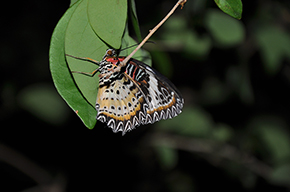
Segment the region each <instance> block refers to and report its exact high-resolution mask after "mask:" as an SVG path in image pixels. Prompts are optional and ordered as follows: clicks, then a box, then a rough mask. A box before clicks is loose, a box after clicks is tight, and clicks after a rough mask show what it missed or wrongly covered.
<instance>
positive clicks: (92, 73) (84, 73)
mask: <svg viewBox="0 0 290 192" xmlns="http://www.w3.org/2000/svg"><path fill="white" fill-rule="evenodd" d="M98 71H99V68H98V69H96V70H94V71H93V72H91V73H87V72H80V71H72V73H79V74H83V75H86V76H89V77H93V76H95V74H96V73H97V72H98Z"/></svg>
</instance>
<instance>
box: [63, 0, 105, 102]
mask: <svg viewBox="0 0 290 192" xmlns="http://www.w3.org/2000/svg"><path fill="white" fill-rule="evenodd" d="M87 5H88V0H83V1H82V3H80V4H79V5H78V7H77V8H76V10H75V12H74V14H73V15H72V17H71V19H70V21H69V24H68V27H67V30H66V36H65V53H66V54H69V55H73V56H77V57H90V58H92V59H95V60H98V61H100V60H101V59H102V57H103V55H104V54H105V51H106V49H107V48H108V47H107V46H106V44H105V43H104V42H103V41H101V40H100V39H99V38H98V36H97V35H96V34H95V33H94V31H93V30H92V28H91V27H90V24H89V20H88V17H87ZM67 62H68V65H69V68H70V70H71V71H79V72H92V71H94V70H95V69H96V68H97V67H98V66H97V65H95V64H93V63H90V62H87V61H82V60H79V59H75V58H71V57H68V56H67ZM73 77H74V80H75V82H76V84H77V86H78V88H79V89H80V91H81V93H82V94H83V96H84V97H85V98H86V100H87V101H88V102H89V103H90V104H91V105H92V107H94V106H95V104H96V98H97V92H98V81H99V78H98V75H95V76H94V77H89V76H86V75H82V74H78V73H73Z"/></svg>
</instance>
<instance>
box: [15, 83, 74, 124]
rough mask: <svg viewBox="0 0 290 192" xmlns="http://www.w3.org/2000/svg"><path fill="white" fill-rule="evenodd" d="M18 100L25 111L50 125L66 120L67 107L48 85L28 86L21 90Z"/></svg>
mask: <svg viewBox="0 0 290 192" xmlns="http://www.w3.org/2000/svg"><path fill="white" fill-rule="evenodd" d="M18 99H19V104H20V105H21V106H22V107H23V108H24V109H25V110H27V111H29V112H31V113H32V114H33V115H35V116H36V117H38V118H39V119H42V120H44V121H46V122H49V123H51V124H54V125H60V124H62V123H64V122H65V121H66V119H67V118H68V115H69V113H68V110H67V106H66V105H65V103H64V102H63V100H62V99H61V98H60V97H59V95H58V94H57V93H56V91H55V89H53V87H52V86H51V85H50V84H43V83H42V84H35V85H30V86H28V87H26V88H24V89H23V90H21V92H20V94H19V96H18ZM60 117H61V118H60Z"/></svg>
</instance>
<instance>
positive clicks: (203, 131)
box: [155, 107, 214, 137]
mask: <svg viewBox="0 0 290 192" xmlns="http://www.w3.org/2000/svg"><path fill="white" fill-rule="evenodd" d="M155 125H156V126H158V128H160V129H162V130H164V131H170V132H175V133H178V134H181V135H186V136H197V137H205V136H208V134H209V133H210V131H211V130H212V128H213V126H214V125H213V120H212V118H211V116H210V115H209V114H207V113H206V112H205V111H203V110H202V109H200V108H197V107H195V108H184V109H183V111H182V114H181V115H179V116H177V117H174V118H173V119H168V120H166V121H160V122H157V123H156V124H155Z"/></svg>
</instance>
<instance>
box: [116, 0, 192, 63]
mask: <svg viewBox="0 0 290 192" xmlns="http://www.w3.org/2000/svg"><path fill="white" fill-rule="evenodd" d="M186 1H187V0H179V1H178V2H177V3H176V4H175V5H174V7H173V8H172V9H171V11H170V12H169V13H168V14H167V15H166V16H165V17H164V19H162V21H160V22H159V23H158V25H156V26H155V27H154V28H153V29H152V30H150V31H149V34H148V35H147V36H146V37H145V38H144V39H143V41H142V42H141V43H140V44H139V45H138V46H137V47H136V49H135V50H134V51H132V53H131V54H130V55H128V56H127V57H126V58H125V59H124V60H123V62H122V63H123V65H125V64H126V63H127V62H128V61H129V59H131V57H132V56H133V55H134V54H135V53H136V52H137V51H138V50H139V49H140V48H141V47H142V46H143V45H144V44H145V42H146V41H147V40H148V39H149V38H150V37H151V36H152V35H153V34H154V33H155V31H157V29H158V28H159V27H160V26H161V25H162V24H163V23H164V22H165V21H166V20H167V19H168V18H169V17H170V16H171V15H172V14H173V13H174V11H175V10H176V8H177V7H178V6H179V5H181V8H182V7H183V5H184V3H186ZM122 63H121V65H122ZM123 65H122V66H123Z"/></svg>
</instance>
